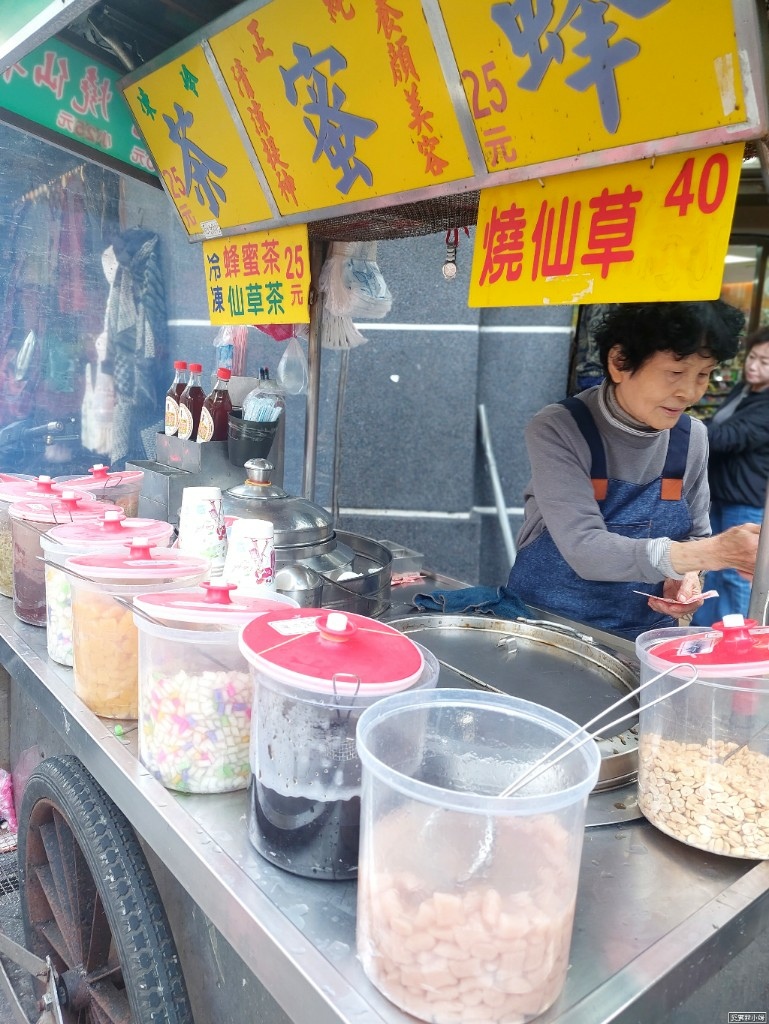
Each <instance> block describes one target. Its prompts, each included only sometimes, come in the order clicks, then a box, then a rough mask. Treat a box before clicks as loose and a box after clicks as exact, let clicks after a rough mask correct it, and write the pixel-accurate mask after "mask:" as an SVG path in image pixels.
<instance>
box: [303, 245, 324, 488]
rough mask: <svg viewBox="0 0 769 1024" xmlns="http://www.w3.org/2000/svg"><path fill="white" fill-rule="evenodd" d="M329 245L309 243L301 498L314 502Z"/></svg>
mask: <svg viewBox="0 0 769 1024" xmlns="http://www.w3.org/2000/svg"><path fill="white" fill-rule="evenodd" d="M325 256H326V243H325V242H323V241H318V240H317V239H313V240H311V241H310V334H309V341H308V343H307V407H306V413H305V421H304V467H303V472H302V494H303V495H304V497H305V498H307V499H308V500H309V501H314V500H315V470H316V461H317V457H318V410H319V408H320V348H321V344H320V343H321V320H322V318H323V296H322V295H321V293H320V291H319V289H318V279H319V278H320V271H321V267H322V266H323V261H324V259H325Z"/></svg>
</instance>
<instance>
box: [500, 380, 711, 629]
mask: <svg viewBox="0 0 769 1024" xmlns="http://www.w3.org/2000/svg"><path fill="white" fill-rule="evenodd" d="M561 405H563V406H565V407H566V408H567V409H568V410H569V412H570V413H571V414H572V416H573V417H574V419H575V420H576V421H577V426H578V427H579V430H580V433H581V434H582V436H583V437H584V439H585V441H586V442H587V444H588V446H589V448H590V458H591V467H590V477H591V479H592V483H593V490H594V492H595V496H596V500H597V501H598V507H599V508H600V510H601V515H602V516H603V519H604V522H605V523H606V529H607V530H609V531H610V532H611V533H618V534H619V535H620V536H622V537H633V538H636V539H639V538H648V537H670V538H671V539H672V540H685V539H686V538H687V537H689V536H690V533H691V527H692V518H691V514H690V512H689V507H688V505H687V503H686V501H685V499H684V497H683V478H684V470H685V469H686V460H687V457H688V454H689V435H690V433H691V420H690V419H689V417H688V416H686V415H683V416H681V418H680V419H679V420H678V422H677V423H676V425H675V426H674V427H673V428H672V429H671V431H670V438H669V441H668V451H667V456H666V458H665V465H664V467H663V470H662V475H661V476H660V477H658V478H657V479H656V480H652V481H651V482H650V483H648V484H633V483H628V482H627V481H626V480H616V479H609V478H608V474H607V466H606V451H605V449H604V446H603V441H602V439H601V435H600V433H599V431H598V428H597V426H596V425H595V420H594V419H593V417H592V415H591V413H590V410H589V409H588V407H587V406H586V405H585V403H584V402H582V401H580V400H579V399H578V398H567V399H565V400H564V401H563V402H561ZM507 586H508V588H509V589H510V590H511V591H513V593H514V594H516V596H518V597H520V598H521V600H523V601H525V602H526V603H527V604H531V605H534V606H535V607H537V608H543V609H549V610H550V611H552V612H555V613H556V614H557V615H563V616H564V617H566V618H570V619H576V620H577V621H578V622H585V623H589V624H590V625H593V626H595V627H596V628H598V629H604V630H607V631H608V632H611V633H617V634H619V635H620V636H623V637H626V638H628V639H634V638H635V637H636V636H637V635H638V634H639V633H642V632H644V630H647V629H656V628H658V627H661V626H674V625H676V624H677V623H676V620H675V619H673V618H671V616H669V615H661V614H660V613H659V612H655V611H652V609H651V608H650V607H649V605H648V604H647V598H645V597H642V596H640V595H639V594H634V593H633V590H634V589H638V590H645V591H647V593H653V594H659V595H660V596H661V595H662V587H663V584H662V583H656V584H648V583H610V582H606V581H600V580H584V579H582V577H581V576H578V575H577V573H576V572H574V570H573V569H572V568H571V566H570V565H569V564H568V562H567V561H566V560H565V559H564V558H563V556H562V555H561V553H560V551H559V550H558V548H557V547H556V545H555V542H554V541H553V539H552V537H551V536H550V533H549V532H548V530H547V529H545V530H544V531H543V532H542V533H541V534H540V535H539V536H538V537H537V538H536V540H533V541H532V542H531V543H530V544H527V545H526V546H525V547H523V548H521V550H520V551H519V552H518V555H517V557H516V559H515V564H514V565H513V567H512V569H511V570H510V576H509V579H508V582H507Z"/></svg>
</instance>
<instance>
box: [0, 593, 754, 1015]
mask: <svg viewBox="0 0 769 1024" xmlns="http://www.w3.org/2000/svg"><path fill="white" fill-rule="evenodd" d="M435 585H436V584H435V583H434V582H433V583H432V584H430V585H429V587H430V589H432V588H433V587H434V586H435ZM423 589H427V587H424V588H423ZM410 593H411V592H408V591H400V590H397V589H396V590H394V595H393V596H394V607H393V609H392V612H391V613H390V614H391V615H393V616H394V617H399V616H402V615H403V614H406V613H407V612H408V610H409V605H410ZM599 639H601V640H603V641H607V640H608V639H610V638H607V637H600V638H599ZM0 663H2V665H3V666H4V667H5V668H6V669H7V671H8V673H9V674H10V676H11V677H12V678H13V679H14V680H15V681H16V683H17V685H19V686H21V687H23V689H24V691H25V693H26V694H27V695H28V697H29V699H31V700H32V701H33V702H34V704H35V706H36V707H37V708H38V709H39V711H40V713H41V714H42V715H44V716H45V718H46V719H47V721H48V722H49V723H50V724H51V725H52V726H53V728H54V729H55V730H56V732H57V733H58V734H59V735H60V736H61V737H62V739H63V740H64V742H65V743H66V745H67V747H68V748H69V749H70V750H71V751H72V753H74V754H75V755H76V756H77V757H79V758H80V759H81V761H82V762H83V763H84V764H85V765H86V767H87V768H88V769H89V770H90V771H91V772H92V773H93V775H94V776H95V777H96V778H97V779H98V781H99V782H100V783H101V785H102V786H103V787H104V789H105V790H106V791H107V792H108V793H109V794H110V796H111V797H112V799H113V800H114V801H115V802H116V803H117V804H118V806H119V807H120V808H121V809H122V810H123V812H124V813H125V814H126V816H127V817H128V818H129V820H130V821H131V823H132V824H133V826H134V827H135V828H136V830H137V832H138V833H139V834H140V835H141V836H142V837H143V839H144V840H145V841H146V842H147V843H148V844H149V846H150V847H151V848H152V849H153V850H154V852H155V853H156V854H157V856H158V857H159V858H160V859H161V860H162V861H163V863H164V864H166V865H167V866H168V868H169V869H170V870H171V871H172V872H173V874H174V875H175V877H176V878H177V879H178V880H179V882H180V883H181V885H183V886H184V888H185V889H186V890H187V891H188V892H189V893H190V894H191V896H192V897H193V899H194V900H195V902H196V903H197V904H198V906H199V907H200V908H201V910H202V911H203V912H204V913H205V914H206V915H207V917H208V918H209V919H210V921H211V923H212V924H213V925H214V926H215V928H216V929H218V931H219V932H220V933H221V934H222V935H223V936H224V938H225V939H226V940H227V941H228V942H229V943H230V944H231V945H232V947H233V948H234V949H235V951H236V952H237V953H238V954H239V956H240V957H241V958H242V960H243V961H244V962H245V964H246V966H247V967H248V968H249V969H250V970H251V971H252V972H253V973H254V975H255V976H256V977H257V978H258V979H259V980H260V981H261V983H262V984H263V985H264V986H265V987H266V988H267V989H268V990H269V992H270V993H271V994H272V995H273V996H274V998H275V999H276V1001H277V1002H278V1003H279V1004H280V1005H281V1007H282V1008H283V1009H284V1010H285V1012H286V1014H288V1016H289V1017H290V1018H291V1019H292V1020H293V1021H295V1022H297V1024H325V1022H333V1024H342V1022H344V1024H361V1022H362V1021H366V1022H374V1024H375V1022H386V1024H404V1022H406V1021H411V1020H412V1019H413V1018H410V1017H407V1016H406V1015H405V1014H403V1013H401V1012H400V1011H399V1010H397V1009H396V1008H395V1007H394V1006H392V1005H391V1004H390V1003H388V1002H387V1000H385V999H384V998H383V997H382V996H381V995H380V994H379V993H378V992H377V990H376V989H375V988H374V987H373V986H372V985H371V984H370V983H369V982H368V981H367V979H366V978H365V976H364V974H363V971H362V968H361V967H360V965H359V963H358V961H357V959H356V957H355V898H356V887H355V884H354V883H352V882H321V881H311V880H307V879H302V878H297V877H294V876H292V875H289V874H287V873H285V872H283V871H281V870H279V869H278V868H275V867H273V866H272V865H271V864H269V863H267V862H266V861H264V860H263V859H262V858H260V857H259V855H258V854H257V853H256V852H255V851H254V850H253V849H252V848H251V846H250V844H249V841H248V838H247V834H246V827H245V821H246V794H245V793H234V794H229V795H226V796H185V795H180V794H174V793H172V792H169V791H168V790H166V789H165V788H164V787H163V786H161V785H160V783H159V782H157V781H156V780H155V779H154V778H152V776H151V775H150V774H149V773H148V772H147V771H146V770H145V769H144V768H143V767H142V766H141V764H140V763H139V762H138V760H137V756H136V730H135V727H134V728H132V725H133V726H135V723H125V730H126V733H125V735H124V736H122V737H117V736H116V735H115V732H114V724H115V723H114V722H110V721H107V720H102V719H99V718H97V717H96V716H95V715H93V714H92V713H91V712H90V711H89V710H88V709H87V708H85V707H84V706H83V705H82V703H81V702H80V701H79V700H78V699H77V698H76V697H75V695H74V693H73V680H72V673H71V671H70V670H68V669H65V668H63V667H61V666H58V665H57V664H56V663H55V662H52V661H50V660H49V659H48V657H47V654H46V648H45V632H44V630H41V629H38V628H35V627H34V626H27V625H25V624H24V623H21V622H19V621H18V620H17V619H16V618H15V617H14V615H13V611H12V606H11V602H10V601H9V600H8V599H6V598H0ZM767 923H769V862H767V863H758V864H756V863H753V862H746V861H738V860H731V859H726V858H718V857H715V856H710V855H707V854H704V853H700V852H698V851H696V850H693V849H690V848H688V847H686V846H684V845H682V844H679V843H677V842H675V841H674V840H672V839H670V838H668V837H667V836H665V835H663V834H662V833H660V832H658V831H657V830H656V829H654V828H653V827H652V826H651V825H649V824H648V823H647V822H646V821H643V820H641V821H632V822H627V823H623V824H620V825H607V826H601V827H597V828H591V829H589V830H587V831H586V833H585V846H584V854H583V861H582V870H581V876H580V887H579V898H578V904H577V912H576V919H575V925H574V937H573V942H572V950H571V966H570V970H569V974H568V978H567V982H566V986H565V989H564V991H563V993H562V995H561V997H560V999H559V1000H558V1002H557V1003H556V1005H555V1006H554V1007H553V1008H552V1009H551V1010H550V1011H549V1012H548V1013H546V1014H544V1015H543V1016H542V1017H541V1018H539V1020H541V1021H542V1022H543V1024H545V1022H555V1021H558V1022H563V1024H566V1022H568V1024H599V1022H609V1021H621V1022H625V1024H629V1022H631V1021H639V1020H658V1019H659V1018H660V1017H662V1016H663V1015H664V1013H665V1011H666V1010H667V1009H668V1008H670V1007H671V1006H674V1005H676V1004H677V1003H678V1002H680V1000H681V999H682V998H684V997H685V996H687V995H688V994H689V993H691V992H692V991H694V990H695V989H696V988H697V987H698V986H699V985H700V984H702V982H703V981H704V980H705V979H707V978H708V977H709V976H710V975H711V974H713V973H714V972H715V971H717V970H718V969H719V968H720V967H721V966H723V965H724V964H726V963H727V962H728V961H729V960H730V958H731V957H732V956H734V955H735V954H736V953H738V952H739V951H740V950H742V949H743V948H744V947H746V946H747V945H748V944H749V943H750V942H751V941H752V940H753V939H754V938H755V937H756V936H757V935H758V934H759V933H760V932H762V931H763V930H764V929H765V927H766V925H767ZM762 984H764V982H763V981H762ZM744 995H745V997H746V999H747V1002H750V996H751V993H748V992H746V993H744ZM746 1005H747V1004H746V1003H743V1006H742V1008H743V1009H744V1008H745V1006H746ZM750 1008H751V1009H754V1008H755V1007H750ZM734 1009H740V1007H734Z"/></svg>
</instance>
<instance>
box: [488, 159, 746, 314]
mask: <svg viewBox="0 0 769 1024" xmlns="http://www.w3.org/2000/svg"><path fill="white" fill-rule="evenodd" d="M742 154H743V146H742V144H735V145H731V146H722V147H715V148H712V149H704V150H697V151H695V152H690V153H676V154H672V155H670V156H664V157H659V158H658V159H657V160H656V161H655V160H640V161H635V162H633V163H627V164H613V165H609V166H606V167H601V168H597V169H595V170H586V171H578V172H575V173H574V174H564V175H556V176H553V177H550V178H544V179H542V180H535V181H526V182H521V183H520V184H516V185H502V186H500V187H499V188H492V189H486V190H484V191H483V192H482V193H481V200H480V205H479V209H478V226H477V230H476V236H475V248H474V251H473V266H472V273H471V279H470V297H469V305H470V306H538V305H548V304H551V303H552V304H556V303H583V302H585V303H593V302H654V301H658V300H659V301H665V300H668V301H675V300H679V299H713V298H717V297H718V295H719V293H720V289H721V280H722V277H723V270H724V256H725V254H726V251H727V247H728V244H729V232H730V230H731V223H732V216H733V213H734V205H735V202H736V199H737V186H738V184H739V178H740V169H741V165H742Z"/></svg>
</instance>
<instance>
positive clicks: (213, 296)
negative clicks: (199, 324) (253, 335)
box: [203, 224, 310, 324]
mask: <svg viewBox="0 0 769 1024" xmlns="http://www.w3.org/2000/svg"><path fill="white" fill-rule="evenodd" d="M203 265H204V267H205V273H206V292H207V295H208V311H209V314H210V318H211V323H212V324H306V323H309V320H310V307H309V304H308V296H309V291H310V254H309V246H308V240H307V225H306V224H298V225H296V226H295V227H285V228H275V229H273V230H268V231H254V232H252V233H251V234H247V235H236V236H234V237H232V238H212V239H206V240H204V242H203Z"/></svg>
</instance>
